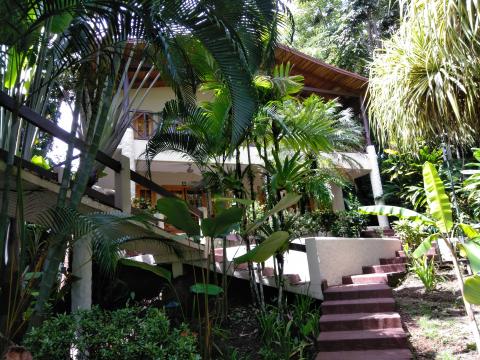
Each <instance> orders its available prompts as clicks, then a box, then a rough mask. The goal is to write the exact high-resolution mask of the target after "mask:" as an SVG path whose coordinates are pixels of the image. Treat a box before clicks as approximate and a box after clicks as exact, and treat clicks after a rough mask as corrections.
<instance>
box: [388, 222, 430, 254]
mask: <svg viewBox="0 0 480 360" xmlns="http://www.w3.org/2000/svg"><path fill="white" fill-rule="evenodd" d="M392 228H393V230H395V235H397V236H398V237H399V238H400V240H401V241H402V244H407V245H408V246H409V248H413V249H415V248H417V246H419V245H420V244H421V242H422V240H423V239H424V238H425V237H426V236H427V235H428V234H427V233H426V232H425V227H424V226H423V225H422V224H421V223H420V222H417V221H410V220H406V219H403V220H397V221H395V222H393V223H392Z"/></svg>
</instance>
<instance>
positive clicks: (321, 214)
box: [285, 210, 337, 237]
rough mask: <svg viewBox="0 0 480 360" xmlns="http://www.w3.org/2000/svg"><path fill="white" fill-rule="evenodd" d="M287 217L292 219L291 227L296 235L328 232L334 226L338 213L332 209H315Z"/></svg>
mask: <svg viewBox="0 0 480 360" xmlns="http://www.w3.org/2000/svg"><path fill="white" fill-rule="evenodd" d="M285 219H286V220H287V221H288V220H291V228H290V229H289V230H290V231H291V232H292V233H293V234H295V235H296V236H299V237H300V236H305V235H317V234H318V233H319V232H322V233H327V232H328V231H330V229H331V228H332V226H333V224H334V222H335V220H336V219H337V215H336V214H335V213H334V212H333V211H332V210H315V211H312V212H306V213H305V214H302V215H296V214H294V215H290V214H287V215H286V216H285ZM287 221H286V222H287Z"/></svg>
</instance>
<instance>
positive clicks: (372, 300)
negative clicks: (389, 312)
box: [322, 297, 395, 306]
mask: <svg viewBox="0 0 480 360" xmlns="http://www.w3.org/2000/svg"><path fill="white" fill-rule="evenodd" d="M350 304H395V300H394V299H393V297H391V298H390V297H388V298H369V299H352V300H326V301H324V302H323V303H322V306H329V305H330V306H332V305H350Z"/></svg>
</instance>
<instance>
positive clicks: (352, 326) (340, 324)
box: [320, 318, 402, 331]
mask: <svg viewBox="0 0 480 360" xmlns="http://www.w3.org/2000/svg"><path fill="white" fill-rule="evenodd" d="M401 327H402V322H401V321H400V318H387V319H362V320H346V321H331V322H325V321H322V320H320V330H321V331H348V330H376V329H391V328H401Z"/></svg>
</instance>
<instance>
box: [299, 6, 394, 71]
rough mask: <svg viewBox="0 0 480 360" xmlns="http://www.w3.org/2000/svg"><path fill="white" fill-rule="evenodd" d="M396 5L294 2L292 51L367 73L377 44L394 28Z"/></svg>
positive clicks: (391, 32) (388, 35)
mask: <svg viewBox="0 0 480 360" xmlns="http://www.w3.org/2000/svg"><path fill="white" fill-rule="evenodd" d="M399 12H400V5H399V3H398V2H396V1H387V0H382V1H371V0H368V1H359V0H353V1H347V2H342V1H338V0H335V1H325V0H301V1H297V9H296V11H295V12H294V19H295V35H294V41H293V44H294V46H295V48H297V49H299V50H301V51H303V52H305V53H307V54H309V55H312V56H314V57H316V58H319V59H321V60H324V61H326V62H327V63H329V64H333V65H336V66H338V67H341V68H342V69H347V70H350V71H354V72H357V73H359V74H366V73H368V68H367V65H368V62H369V61H370V60H371V58H372V55H373V51H374V50H375V48H377V47H378V46H379V45H380V43H381V41H382V40H384V39H386V38H389V37H390V36H391V35H392V34H393V32H394V31H395V30H396V29H397V27H398V19H399Z"/></svg>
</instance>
